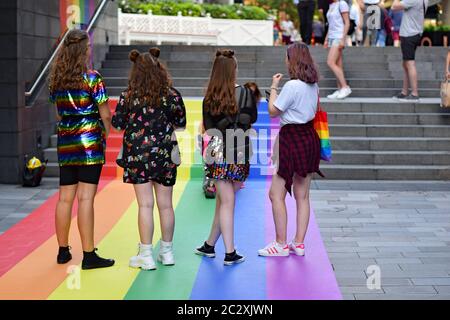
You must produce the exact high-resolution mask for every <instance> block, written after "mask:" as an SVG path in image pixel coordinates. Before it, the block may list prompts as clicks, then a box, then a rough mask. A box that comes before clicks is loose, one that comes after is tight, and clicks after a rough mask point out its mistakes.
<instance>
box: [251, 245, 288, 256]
mask: <svg viewBox="0 0 450 320" xmlns="http://www.w3.org/2000/svg"><path fill="white" fill-rule="evenodd" d="M258 255H260V256H263V257H287V256H289V246H288V245H287V244H286V245H284V246H282V245H280V244H279V243H278V242H276V241H273V242H271V243H269V244H268V245H267V246H266V247H265V248H264V249H261V250H258Z"/></svg>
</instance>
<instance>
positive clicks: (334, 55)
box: [327, 46, 348, 89]
mask: <svg viewBox="0 0 450 320" xmlns="http://www.w3.org/2000/svg"><path fill="white" fill-rule="evenodd" d="M327 64H328V67H330V69H331V71H333V73H334V75H335V76H336V81H337V86H338V89H342V88H346V87H348V84H347V81H346V80H345V76H344V68H343V62H342V49H340V48H339V47H335V46H332V47H330V51H329V52H328V58H327Z"/></svg>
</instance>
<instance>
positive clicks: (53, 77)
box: [49, 29, 90, 92]
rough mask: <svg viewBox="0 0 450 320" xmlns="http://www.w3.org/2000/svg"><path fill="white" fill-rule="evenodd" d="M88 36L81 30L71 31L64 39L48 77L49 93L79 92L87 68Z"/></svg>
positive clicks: (82, 86)
mask: <svg viewBox="0 0 450 320" xmlns="http://www.w3.org/2000/svg"><path fill="white" fill-rule="evenodd" d="M89 56H90V55H89V35H88V33H87V32H86V31H83V30H76V29H74V30H71V31H69V33H68V34H67V37H66V38H65V39H64V43H63V45H62V47H61V48H60V50H59V52H58V54H57V56H56V59H55V61H54V62H53V64H52V68H51V71H50V75H49V89H50V92H55V91H58V90H80V89H83V88H84V86H85V85H86V84H85V81H84V75H85V74H86V72H87V71H88V69H89V67H88V64H89Z"/></svg>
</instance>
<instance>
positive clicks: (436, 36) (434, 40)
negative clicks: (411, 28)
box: [422, 31, 450, 47]
mask: <svg viewBox="0 0 450 320" xmlns="http://www.w3.org/2000/svg"><path fill="white" fill-rule="evenodd" d="M444 36H447V45H450V32H448V31H425V32H424V33H423V35H422V40H423V39H425V38H428V39H430V40H431V44H432V45H433V46H435V47H442V46H443V45H444ZM425 45H426V44H425Z"/></svg>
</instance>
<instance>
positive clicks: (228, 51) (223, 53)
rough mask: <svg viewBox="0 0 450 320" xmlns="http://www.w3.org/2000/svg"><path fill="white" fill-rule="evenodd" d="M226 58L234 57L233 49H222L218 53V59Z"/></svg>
mask: <svg viewBox="0 0 450 320" xmlns="http://www.w3.org/2000/svg"><path fill="white" fill-rule="evenodd" d="M219 56H224V57H227V58H233V57H234V50H231V49H222V50H217V51H216V57H219Z"/></svg>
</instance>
